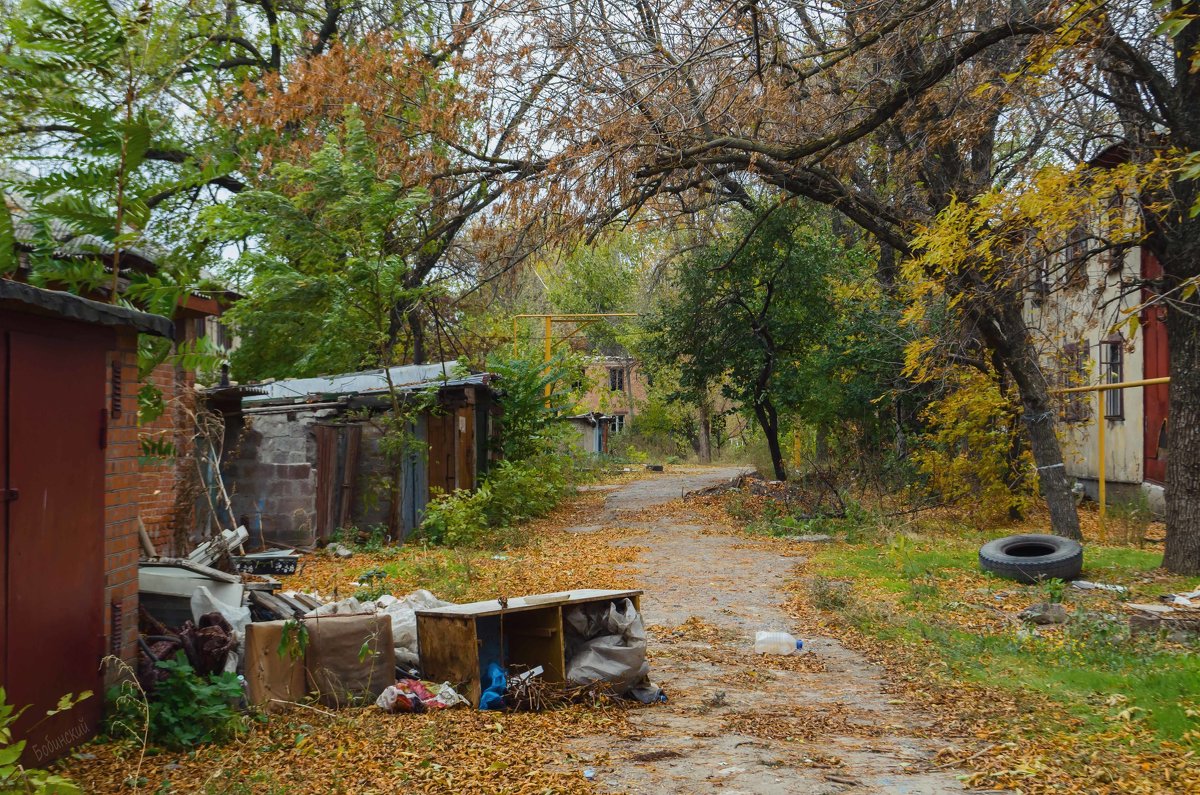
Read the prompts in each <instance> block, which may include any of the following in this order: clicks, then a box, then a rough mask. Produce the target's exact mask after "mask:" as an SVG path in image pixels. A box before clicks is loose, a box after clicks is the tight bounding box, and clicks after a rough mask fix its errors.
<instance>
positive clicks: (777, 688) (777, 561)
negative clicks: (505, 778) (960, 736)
mask: <svg viewBox="0 0 1200 795" xmlns="http://www.w3.org/2000/svg"><path fill="white" fill-rule="evenodd" d="M736 474H738V471H737V470H733V469H721V470H718V469H712V470H708V471H703V472H699V473H695V472H692V473H687V474H683V475H663V476H659V477H657V478H650V479H647V480H642V481H638V482H636V483H632V484H630V485H628V486H626V487H624V488H622V489H620V490H619V491H615V492H613V493H612V494H610V495H609V496H608V498H607V499H606V502H605V507H606V511H605V515H604V517H603V520H602V521H603V522H604V523H605V524H606V525H608V526H622V527H631V528H636V529H641V530H644V532H643V533H639V534H637V535H636V536H634V537H630V538H628V539H626V540H624V541H622V542H621V543H626V544H630V545H635V546H639V547H647V548H648V552H647V553H646V554H644V555H643V556H642V557H641V559H640V560H639V561H638V563H636V564H633V566H632V569H631V570H632V572H633V573H634V574H635V575H636V576H637V577H638V579H639V580H640V582H641V583H642V586H643V588H644V589H645V596H644V597H643V599H644V601H643V611H644V615H645V619H646V623H647V624H648V625H649V627H650V632H651V639H650V649H651V652H650V653H651V676H652V677H653V679H654V680H655V681H656V683H658V684H659V685H661V686H662V687H663V688H664V689H665V690H666V692H667V694H668V696H669V700H668V703H667V704H664V705H660V706H658V707H654V708H650V709H644V710H638V711H635V712H634V713H632V717H631V723H632V725H633V727H634V728H635V733H634V734H633V735H632V736H622V737H617V736H599V737H591V738H586V739H584V740H580V741H577V742H574V743H572V745H571V749H570V750H571V752H572V753H573V754H574V755H575V757H576V758H578V759H581V760H582V761H580V762H578V763H577V764H579V765H580V766H581V768H582V767H583V766H586V765H588V764H591V766H592V767H593V768H594V769H595V771H596V781H597V783H598V784H600V785H601V786H602V788H604V789H606V790H608V791H625V792H633V793H658V792H679V793H694V792H712V791H720V792H723V793H727V794H730V793H843V792H845V793H868V792H870V793H948V792H962V791H963V788H962V786H961V784H960V783H959V782H958V780H957V779H956V778H955V775H954V773H953V772H952V771H947V770H930V768H931V767H932V766H933V765H934V763H933V762H931V761H930V760H931V758H932V755H933V752H934V751H935V750H936V748H937V747H938V744H937V743H936V741H931V740H927V739H922V737H921V735H922V734H923V733H924V732H923V731H922V729H923V728H925V727H926V724H925V722H924V721H923V719H922V717H921V716H920V715H918V714H916V713H915V712H913V711H911V710H908V709H906V708H905V707H904V706H903V705H902V704H898V703H893V701H892V699H891V697H890V696H889V695H887V694H886V693H885V692H884V687H883V682H882V679H881V673H880V671H879V669H878V668H877V667H876V666H874V665H872V664H871V663H869V662H867V661H866V660H865V659H863V658H862V657H861V656H860V655H858V654H857V653H855V652H853V651H851V650H849V649H847V648H845V647H843V646H842V645H841V644H839V643H838V642H837V641H836V640H833V639H830V638H819V637H812V636H811V635H809V634H808V633H806V632H805V628H804V627H799V626H792V625H791V624H790V621H789V619H788V617H787V615H786V614H785V613H784V611H783V609H782V605H783V603H784V601H785V598H786V597H785V594H784V592H783V586H784V584H785V581H786V578H787V575H788V573H789V572H790V571H791V569H792V568H793V567H794V566H795V565H796V564H797V563H799V562H800V559H799V558H796V557H786V556H780V555H778V554H775V553H772V552H769V551H766V550H764V549H762V548H760V547H759V545H756V544H752V543H747V541H746V540H745V539H742V538H739V537H738V536H736V535H730V534H719V533H713V532H709V531H708V530H707V528H706V527H704V526H703V525H702V524H701V520H700V518H699V517H698V516H696V515H695V514H690V512H688V511H687V510H686V509H684V510H682V511H681V512H675V515H673V516H672V517H671V518H666V519H662V518H657V519H656V518H651V517H650V516H649V515H648V514H650V513H654V512H652V511H649V510H648V509H651V508H654V507H655V506H659V505H662V504H664V503H667V502H670V501H673V500H678V499H679V498H680V496H681V492H682V491H687V490H694V489H696V488H702V487H704V486H707V485H712V484H715V483H719V482H721V481H725V480H729V479H730V478H732V477H734V476H735V475H736ZM657 513H661V509H659V511H657ZM601 526H603V525H601ZM574 529H575V530H576V531H577V532H588V531H589V530H593V529H595V528H594V527H592V526H589V527H580V528H574ZM760 629H783V630H788V631H791V632H792V634H794V635H796V636H797V637H801V638H803V639H804V641H805V648H806V650H807V653H806V654H803V655H799V656H790V657H759V656H757V655H755V654H754V653H753V649H752V646H753V641H754V633H755V631H756V630H760Z"/></svg>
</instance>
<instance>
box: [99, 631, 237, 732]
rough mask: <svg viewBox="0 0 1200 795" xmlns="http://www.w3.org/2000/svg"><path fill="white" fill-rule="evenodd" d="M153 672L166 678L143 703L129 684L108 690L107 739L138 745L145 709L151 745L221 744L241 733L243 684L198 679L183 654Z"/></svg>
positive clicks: (233, 679)
mask: <svg viewBox="0 0 1200 795" xmlns="http://www.w3.org/2000/svg"><path fill="white" fill-rule="evenodd" d="M158 667H159V668H161V669H162V670H164V671H166V672H167V678H166V679H164V680H163V681H161V682H159V683H158V685H157V686H156V687H155V688H154V695H153V698H151V699H150V700H149V701H148V702H147V701H145V700H143V699H142V698H141V691H140V690H139V689H138V688H137V686H136V685H135V684H133V683H132V682H122V683H121V684H120V685H117V686H115V687H111V688H109V690H108V699H109V710H108V714H109V717H108V721H107V727H106V733H107V734H108V735H109V736H112V737H131V738H133V739H134V740H137V741H139V742H140V741H141V739H142V736H141V733H142V729H143V727H144V726H145V724H146V710H147V709H149V719H150V727H149V739H150V741H151V742H154V743H157V744H159V745H162V746H165V747H167V748H171V749H176V750H179V749H185V748H194V747H196V746H198V745H204V744H206V743H214V742H216V743H219V742H226V741H228V740H230V739H232V738H233V737H235V736H236V735H237V734H239V733H240V732H242V731H244V730H245V728H246V724H245V719H244V717H243V716H242V714H241V713H240V712H239V711H238V708H237V704H238V701H239V700H240V699H241V697H242V684H241V682H239V681H238V678H237V676H236V675H235V674H232V673H228V672H226V673H220V674H210V675H208V676H204V677H202V676H199V675H198V674H197V673H196V672H195V671H194V670H193V669H192V666H191V665H190V664H189V663H188V662H187V660H186V658H185V657H184V654H183V652H179V653H178V654H177V655H175V659H173V660H161V661H159V663H158Z"/></svg>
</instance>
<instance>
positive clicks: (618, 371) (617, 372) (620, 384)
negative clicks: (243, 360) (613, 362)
mask: <svg viewBox="0 0 1200 795" xmlns="http://www.w3.org/2000/svg"><path fill="white" fill-rule="evenodd" d="M608 388H609V389H610V390H612V391H613V392H624V391H625V368H624V367H610V368H608Z"/></svg>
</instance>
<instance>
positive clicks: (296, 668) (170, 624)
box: [137, 527, 666, 713]
mask: <svg viewBox="0 0 1200 795" xmlns="http://www.w3.org/2000/svg"><path fill="white" fill-rule="evenodd" d="M246 538H247V534H246V531H245V528H241V527H239V528H238V529H236V530H232V531H226V532H225V533H222V534H221V535H219V536H218V537H217V538H215V539H213V540H211V541H208V542H205V543H204V544H201V545H200V546H199V547H197V549H196V550H195V551H194V552H193V553H192V554H191V555H189V556H188V557H187V558H182V559H177V558H159V557H151V558H147V559H144V560H143V561H141V563H140V565H139V586H140V588H139V596H140V600H141V607H140V621H139V625H140V626H139V629H140V635H139V660H138V665H137V675H138V679H139V681H140V683H141V685H142V687H143V688H144V689H145V691H146V692H147V693H149V694H151V695H152V694H153V692H154V688H155V685H156V683H157V682H159V681H161V680H162V678H163V677H164V676H165V671H164V670H163V669H162V668H160V667H159V666H158V663H159V662H162V661H164V660H168V659H173V658H174V657H176V656H177V655H179V654H180V653H182V654H183V655H184V657H185V658H186V659H187V661H188V663H189V664H190V665H191V667H192V669H193V670H194V671H195V672H196V673H197V674H199V675H202V676H203V675H207V674H214V673H221V672H234V673H237V674H239V675H240V676H241V677H242V679H243V681H244V683H245V691H246V696H245V700H246V703H247V704H249V705H252V706H255V707H259V708H262V709H266V710H272V709H276V708H278V707H280V706H282V705H286V704H291V703H296V702H301V701H306V700H315V701H316V702H318V703H320V704H322V705H324V706H326V707H331V708H339V707H345V706H353V705H365V704H371V703H374V704H375V705H376V706H377V707H378V708H380V709H382V710H384V711H386V712H389V713H401V712H426V711H429V710H441V709H448V708H453V707H459V706H464V705H466V706H471V705H474V706H477V707H478V708H480V709H526V710H531V709H532V710H535V709H545V708H548V707H551V706H555V705H558V704H561V703H565V702H566V701H571V700H578V699H579V698H581V697H582V695H583V694H585V693H588V694H593V695H594V694H595V693H597V692H600V691H603V693H604V694H605V695H615V696H623V697H628V698H633V699H637V700H639V701H641V702H643V703H653V702H656V701H663V700H665V699H666V697H665V695H663V692H662V690H661V689H660V688H659V687H657V686H656V685H654V684H653V683H652V682H651V681H650V679H649V663H648V662H647V659H646V630H645V626H644V624H643V622H642V617H641V615H640V613H639V612H638V610H637V607H636V605H635V603H634V601H633V600H632V599H630V598H628V596H627V595H628V594H635V595H636V594H640V592H616V591H579V592H566V593H561V594H541V595H536V596H529V597H514V598H513V599H511V600H508V599H500V600H496V601H494V602H489V603H473V604H471V605H461V606H460V605H454V604H453V603H451V602H447V601H444V600H441V599H438V598H437V597H436V596H434V594H432V593H430V592H429V591H427V590H417V591H413V592H412V593H410V594H407V595H404V596H400V597H397V596H393V595H383V596H380V597H379V598H377V599H373V600H365V599H362V600H360V599H357V598H355V597H350V598H346V599H339V600H337V601H330V602H327V601H325V600H324V599H323V598H322V597H321V596H320V595H318V594H313V593H298V592H295V591H283V590H282V587H281V583H280V582H279V581H278V580H276V579H274V577H272V576H271V574H272V573H284V572H286V571H295V559H297V558H299V556H300V553H299V552H297V551H296V550H273V551H269V552H267V553H263V554H260V555H246V554H244V550H242V549H241V545H242V544H243V543H244V542H245V540H246ZM235 552H237V553H239V554H234V553H235ZM222 567H223V568H222ZM573 597H574V598H575V599H576V602H575V603H572V601H571V600H572V598H573ZM480 605H482V606H483V607H492V606H498V607H499V613H500V614H502V615H501V617H495V616H494V613H495V612H496V611H494V610H493V611H489V610H484V611H483V613H481V614H480V615H481V617H480V618H478V619H477V618H476V617H475V615H476V614H475V612H473V611H477V610H478V608H479V606H480ZM459 608H462V609H461V610H459ZM444 609H450V612H449V614H448V616H449V619H450V621H451V623H453V622H454V621H459V622H460V623H458V624H455V626H456V627H457V628H458V635H454V633H451V635H452V636H453V637H455V638H457V639H458V640H457V641H456V642H458V643H459V645H457V646H455V647H453V649H451V650H450V651H447V648H448V647H447V645H446V644H447V641H446V640H445V639H444V638H443V639H441V640H440V641H439V638H438V635H437V632H436V631H435V630H436V629H437V628H438V627H440V626H443V624H437V623H436V622H435V624H433V625H431V627H432V628H431V629H430V632H431V635H432V636H433V638H434V641H435V645H437V643H438V642H440V648H439V651H438V653H437V655H440V656H437V655H435V656H437V659H435V660H432V661H431V660H423V659H422V654H421V647H420V642H419V635H420V632H419V624H420V620H419V616H420V615H421V614H424V615H425V616H426V620H433V619H431V618H430V614H431V611H432V613H433V614H435V615H434V616H433V618H435V619H436V618H437V617H438V615H437V611H439V610H444ZM506 609H507V610H508V611H509V615H508V618H507V619H505V618H504V617H503V614H504V613H505V610H506ZM529 611H533V612H529ZM530 615H537V616H541V620H547V619H552V620H553V621H554V622H556V623H555V628H549V627H545V626H543V627H541V628H539V629H537V630H536V631H534V632H533V633H532V634H529V632H527V631H526V632H524V633H523V632H522V631H514V632H513V633H511V636H510V637H505V635H504V629H503V621H504V620H511V621H513V622H514V624H513V626H514V627H516V628H517V630H520V629H522V626H521V625H522V621H524V620H527V619H528V617H529V616H530ZM442 618H446V616H442ZM476 620H479V621H482V622H484V623H482V624H479V625H476V624H475V623H472V622H474V621H476ZM489 622H490V623H489ZM464 627H465V628H469V629H470V637H468V636H467V634H464V632H463V628H464ZM526 629H527V628H526ZM485 632H494V633H497V634H496V637H495V638H493V639H492V640H491V641H488V642H484V641H483V640H479V641H476V640H474V638H475V637H476V633H485ZM528 637H533V638H550V637H557V638H558V639H560V641H561V644H562V645H561V647H560V653H561V656H559V657H557V659H558V660H559V662H558V663H553V662H552V660H553V659H555V657H556V655H555V654H553V653H546V659H545V665H526V664H523V663H516V662H514V660H526V661H527V660H529V659H531V657H530V655H531V654H533V655H534V656H536V655H537V654H543V653H545V652H544V651H543V649H542V647H541V646H539V645H538V644H537V643H536V642H535V643H533V644H532V645H530V644H529V643H528ZM522 644H525V645H522ZM530 649H535V651H533V652H531V651H530ZM564 662H565V670H564V669H562V666H563V664H564ZM549 669H552V670H549ZM426 674H429V675H428V676H427V675H426ZM438 680H442V681H438ZM448 680H462V681H448Z"/></svg>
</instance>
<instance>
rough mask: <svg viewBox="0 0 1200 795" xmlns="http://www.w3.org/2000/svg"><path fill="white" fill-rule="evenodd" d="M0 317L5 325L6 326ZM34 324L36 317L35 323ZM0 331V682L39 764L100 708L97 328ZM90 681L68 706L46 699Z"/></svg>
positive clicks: (104, 337) (100, 333)
mask: <svg viewBox="0 0 1200 795" xmlns="http://www.w3.org/2000/svg"><path fill="white" fill-rule="evenodd" d="M10 328H11V326H10ZM43 328H45V327H44V326H43ZM66 328H67V329H68V331H67V332H66V333H61V332H60V333H45V334H43V333H41V331H42V329H39V333H36V334H34V333H23V332H20V331H16V330H10V331H7V332H5V331H4V330H3V329H0V335H4V336H5V346H4V349H5V350H4V354H5V358H6V359H7V367H6V368H5V369H6V370H7V372H8V379H7V384H5V386H6V390H5V391H6V395H5V399H4V400H3V403H0V406H2V408H3V417H0V420H2V422H3V425H4V426H5V429H6V430H5V434H4V439H3V441H4V443H5V450H4V452H5V454H6V457H7V459H8V471H7V472H5V473H4V475H5V476H6V481H5V482H4V483H3V484H0V485H3V487H4V489H5V492H4V494H5V496H6V498H7V499H6V500H5V501H4V503H3V507H4V508H5V509H6V510H5V513H6V514H7V516H6V517H5V520H4V523H3V527H4V541H5V551H4V553H3V555H4V560H3V565H4V569H5V582H4V586H5V596H4V601H5V603H6V604H5V607H6V613H7V619H6V623H5V625H4V636H3V641H4V649H3V656H4V658H5V660H4V686H5V688H6V689H7V691H8V698H9V701H10V702H11V703H14V704H18V705H24V704H30V705H31V707H30V709H29V710H28V711H27V712H26V713H25V715H24V716H23V717H22V719H21V721H20V723H18V724H17V732H18V735H20V736H22V737H24V738H25V739H26V740H28V744H27V745H26V749H25V759H26V760H27V761H28V762H30V763H34V764H39V763H42V762H45V761H47V760H48V759H51V758H53V757H55V756H57V755H58V754H60V753H62V752H64V751H65V750H67V748H68V747H69V746H70V745H71V744H73V743H74V742H77V741H79V740H81V739H84V738H86V737H89V736H91V734H92V733H93V732H94V730H95V729H96V727H97V726H98V724H99V721H100V717H101V712H102V709H103V695H102V694H103V679H102V673H101V670H100V661H101V658H102V656H103V650H104V562H105V548H104V466H105V464H104V442H105V439H104V433H105V430H106V428H105V411H104V403H105V400H104V398H105V396H104V387H105V369H106V368H105V352H106V350H107V348H108V347H109V345H108V344H107V343H109V342H111V335H110V334H108V333H107V330H106V329H86V331H85V332H79V331H75V330H74V329H77V328H78V327H75V326H74V325H73V324H68V325H67V326H66ZM84 690H91V691H92V692H93V694H94V695H93V696H92V697H91V698H89V699H87V700H86V701H84V702H83V703H81V704H79V705H78V706H76V707H75V708H74V709H71V710H68V711H66V712H63V713H60V714H58V715H54V716H51V717H47V716H46V710H47V709H50V708H52V707H54V705H55V704H56V703H57V701H58V699H59V698H60V697H61V696H63V695H65V694H67V693H74V694H76V695H78V694H80V693H81V692H82V691H84Z"/></svg>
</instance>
